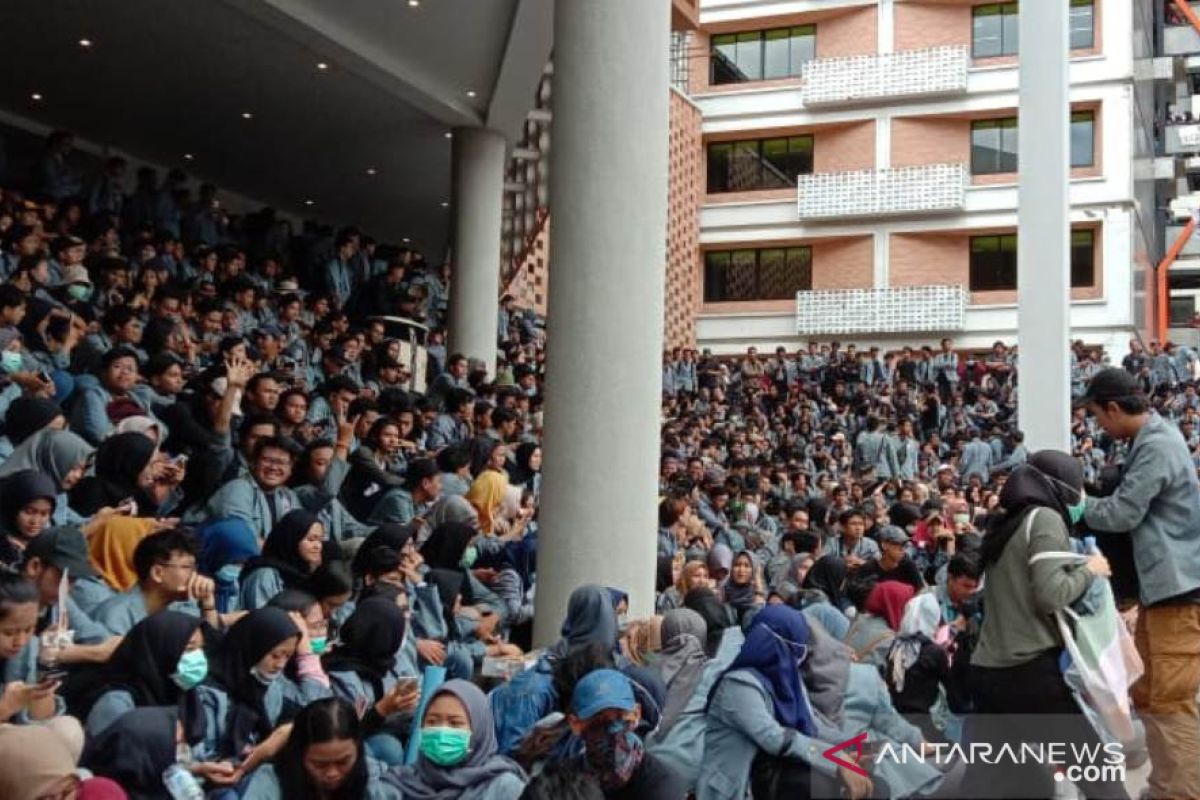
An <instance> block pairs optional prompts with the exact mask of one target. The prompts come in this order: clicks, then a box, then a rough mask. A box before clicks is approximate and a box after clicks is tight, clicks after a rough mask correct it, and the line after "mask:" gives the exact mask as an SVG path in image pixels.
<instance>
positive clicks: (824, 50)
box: [817, 6, 879, 58]
mask: <svg viewBox="0 0 1200 800" xmlns="http://www.w3.org/2000/svg"><path fill="white" fill-rule="evenodd" d="M877 16H878V15H877V12H876V8H875V7H874V6H864V7H862V8H855V9H851V10H850V11H848V12H847V13H845V14H839V15H837V16H836V17H830V18H829V19H825V20H821V21H820V22H818V23H817V58H838V57H840V56H864V55H870V54H872V53H875V52H876V51H877V50H878V47H879V37H878V34H877V33H876V26H877Z"/></svg>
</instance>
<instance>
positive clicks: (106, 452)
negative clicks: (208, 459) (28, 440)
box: [69, 431, 158, 516]
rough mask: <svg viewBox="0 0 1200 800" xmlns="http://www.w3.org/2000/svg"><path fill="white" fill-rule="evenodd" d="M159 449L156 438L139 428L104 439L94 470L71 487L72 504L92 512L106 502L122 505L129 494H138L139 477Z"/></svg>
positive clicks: (86, 513)
mask: <svg viewBox="0 0 1200 800" xmlns="http://www.w3.org/2000/svg"><path fill="white" fill-rule="evenodd" d="M157 450H158V445H157V444H155V443H154V440H152V439H151V438H150V437H149V436H147V435H145V434H144V433H137V432H136V431H128V432H126V433H118V434H116V435H115V436H110V437H108V438H107V439H105V440H104V441H103V442H101V443H100V447H99V448H98V449H97V450H96V468H95V474H94V475H90V476H88V477H86V478H84V479H83V480H81V481H80V482H79V483H77V484H75V487H74V488H73V489H71V492H70V495H69V496H70V501H71V508H72V509H74V510H75V511H77V512H78V513H80V514H82V515H84V516H90V515H92V514H95V513H96V512H97V511H99V510H100V509H101V508H104V507H105V506H116V505H119V504H120V503H121V501H122V500H125V499H126V498H128V497H134V498H137V497H139V496H140V491H139V489H138V477H139V476H140V475H141V474H142V470H144V469H145V468H146V465H147V464H149V463H150V459H151V458H153V457H154V454H155V452H157Z"/></svg>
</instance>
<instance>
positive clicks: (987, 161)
mask: <svg viewBox="0 0 1200 800" xmlns="http://www.w3.org/2000/svg"><path fill="white" fill-rule="evenodd" d="M1017 152H1018V145H1017V118H1016V117H1007V118H1005V119H981V120H976V121H975V122H972V123H971V174H972V175H993V174H997V173H1003V172H1016V171H1017Z"/></svg>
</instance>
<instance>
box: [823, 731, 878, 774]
mask: <svg viewBox="0 0 1200 800" xmlns="http://www.w3.org/2000/svg"><path fill="white" fill-rule="evenodd" d="M866 740H867V732H866V731H863V732H862V733H860V734H859V735H858V736H855V737H854V738H853V739H847V740H846V741H844V742H842V743H841V744H835V745H834V746H833V747H831V748H829V749H828V750H826V751H825V752H824V753H822V754H821V755H823V756H825V757H826V758H828V759H829V760H830V761H832V762H833V763H835V764H837V765H838V766H839V767H845V768H846V769H848V770H850V771H851V772H857V773H858V774H859V775H862V776H863V777H864V778H869V777H870V776H869V775H867V771H866V770H865V769H863V768H862V767H860V766H859V765H858V762H859V761H861V760H862V748H863V742H865V741H866ZM851 746H853V747H854V760H853V761H846V760H844V759H841V758H838V757H837V756H836V755H834V753H837V752H840V751H842V750H847V749H849V748H850V747H851Z"/></svg>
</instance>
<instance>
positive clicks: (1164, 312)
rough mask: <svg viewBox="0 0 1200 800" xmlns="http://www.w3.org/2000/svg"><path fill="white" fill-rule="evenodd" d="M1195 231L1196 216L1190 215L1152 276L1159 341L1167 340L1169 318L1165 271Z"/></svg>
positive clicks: (1169, 307)
mask: <svg viewBox="0 0 1200 800" xmlns="http://www.w3.org/2000/svg"><path fill="white" fill-rule="evenodd" d="M1195 232H1196V218H1195V217H1192V218H1191V219H1190V220H1188V224H1187V225H1184V226H1183V230H1182V231H1180V232H1179V236H1177V237H1176V238H1175V242H1174V243H1173V244H1172V245H1171V249H1169V250H1168V251H1167V254H1166V255H1165V256H1163V260H1162V261H1160V262H1159V264H1158V269H1157V270H1155V273H1154V278H1155V282H1156V286H1155V288H1156V289H1157V290H1158V302H1157V303H1156V306H1157V313H1156V314H1155V321H1156V322H1157V325H1155V331H1154V332H1155V334H1156V335H1157V337H1158V340H1159V341H1160V342H1165V341H1166V340H1167V325H1168V323H1169V322H1170V319H1171V304H1170V291H1169V289H1168V287H1167V271H1168V270H1170V269H1171V265H1172V264H1174V263H1175V259H1177V258H1179V254H1180V253H1182V252H1183V247H1184V245H1186V244H1187V243H1188V239H1190V238H1192V234H1193V233H1195Z"/></svg>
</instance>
